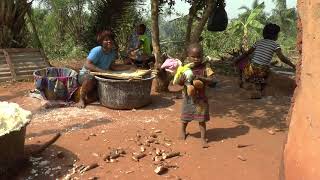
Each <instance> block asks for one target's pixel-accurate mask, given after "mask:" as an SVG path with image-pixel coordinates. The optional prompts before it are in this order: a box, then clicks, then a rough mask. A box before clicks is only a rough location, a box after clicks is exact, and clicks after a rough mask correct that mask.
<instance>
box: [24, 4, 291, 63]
mask: <svg viewBox="0 0 320 180" xmlns="http://www.w3.org/2000/svg"><path fill="white" fill-rule="evenodd" d="M43 1H44V2H46V4H45V6H41V9H39V8H34V9H33V19H34V22H36V27H37V30H38V34H39V38H40V40H41V42H42V44H43V46H44V48H45V52H46V53H47V54H48V56H49V58H51V59H63V58H76V57H85V56H86V55H87V53H88V51H89V50H90V49H91V48H92V47H94V46H95V45H97V44H96V33H97V32H99V31H100V30H103V29H105V28H107V27H112V29H113V30H114V31H115V32H116V34H117V37H116V38H117V42H118V44H119V48H120V50H124V49H125V47H126V45H127V38H128V36H129V35H130V34H131V33H132V32H133V31H134V28H135V25H136V24H137V23H140V22H144V23H145V24H146V25H147V27H149V28H150V27H151V26H150V24H151V19H150V16H149V15H146V16H144V17H142V15H141V14H146V13H145V12H144V13H142V12H141V11H143V10H139V8H137V7H138V5H137V4H138V3H139V2H149V1H146V0H138V1H135V2H133V0H132V1H131V0H130V1H122V0H121V1H119V0H97V1H92V0H66V1H64V0H43ZM193 1H197V2H198V3H199V4H198V6H199V8H200V7H202V8H203V7H204V5H205V4H203V2H205V1H200V0H186V2H189V3H192V2H193ZM279 1H281V0H279ZM162 3H167V4H169V5H170V3H175V1H174V0H163V1H162ZM281 7H282V8H278V7H277V8H276V9H275V10H274V11H272V14H271V15H270V16H267V15H266V13H265V12H264V4H263V3H258V1H257V0H256V1H254V3H253V5H252V7H243V8H242V9H245V11H244V12H243V13H241V14H240V15H239V17H238V18H236V19H232V20H229V25H228V28H227V30H226V31H224V32H209V31H206V30H205V31H203V33H202V38H203V40H202V44H203V47H204V51H205V54H206V55H210V56H212V57H219V56H224V55H226V54H227V53H228V52H232V51H233V50H234V49H239V48H240V47H241V45H242V44H244V43H245V46H248V47H249V46H251V45H252V44H253V43H255V41H257V40H258V39H261V38H262V28H263V26H264V25H265V24H266V23H267V22H273V23H277V24H279V25H280V27H281V33H280V35H279V39H278V42H279V44H280V45H281V47H282V49H283V50H284V52H285V53H286V54H294V53H292V52H294V51H295V40H296V28H292V27H295V26H296V25H295V22H296V11H295V9H286V8H283V7H284V6H281ZM173 12H174V11H173V10H172V9H171V8H170V6H169V8H167V9H165V8H164V6H162V8H161V15H160V18H159V27H160V41H161V43H160V44H161V49H162V51H163V52H167V53H168V54H169V55H172V56H175V57H179V56H180V54H181V53H182V52H183V49H184V45H185V43H184V40H185V36H186V27H187V23H188V16H181V17H180V18H177V19H175V20H171V21H165V18H164V17H165V16H166V15H167V14H168V13H173ZM199 13H201V11H199ZM195 21H197V20H195ZM194 23H195V24H196V23H197V22H194ZM288 27H290V28H288ZM28 29H29V31H31V28H30V27H29V26H28ZM28 44H29V46H30V47H37V43H36V41H35V39H34V37H32V39H31V41H30V42H29V43H28Z"/></svg>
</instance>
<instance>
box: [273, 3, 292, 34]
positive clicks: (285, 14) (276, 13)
mask: <svg viewBox="0 0 320 180" xmlns="http://www.w3.org/2000/svg"><path fill="white" fill-rule="evenodd" d="M275 1H276V8H275V9H274V10H273V12H272V16H271V17H270V18H269V20H270V21H273V22H275V23H277V24H279V25H280V27H281V29H283V32H284V33H285V34H288V33H289V32H290V30H291V29H292V28H290V27H292V26H291V25H293V24H294V23H295V20H296V19H297V13H296V10H295V8H290V9H287V3H286V0H273V2H275Z"/></svg>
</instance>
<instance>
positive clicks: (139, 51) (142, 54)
mask: <svg viewBox="0 0 320 180" xmlns="http://www.w3.org/2000/svg"><path fill="white" fill-rule="evenodd" d="M146 29H147V28H146V25H144V24H140V25H138V26H137V28H136V32H135V33H134V34H132V35H131V36H130V37H129V41H128V42H129V46H128V51H127V55H128V61H129V63H131V64H135V65H137V66H142V67H146V66H147V65H148V64H149V63H150V62H153V61H154V58H153V55H152V44H151V38H150V37H149V35H147V33H146Z"/></svg>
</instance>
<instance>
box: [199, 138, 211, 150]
mask: <svg viewBox="0 0 320 180" xmlns="http://www.w3.org/2000/svg"><path fill="white" fill-rule="evenodd" d="M201 142H202V148H208V147H209V144H208V142H207V140H206V139H201Z"/></svg>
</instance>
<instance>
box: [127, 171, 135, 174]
mask: <svg viewBox="0 0 320 180" xmlns="http://www.w3.org/2000/svg"><path fill="white" fill-rule="evenodd" d="M133 172H134V171H126V172H125V173H126V174H130V173H133Z"/></svg>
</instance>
